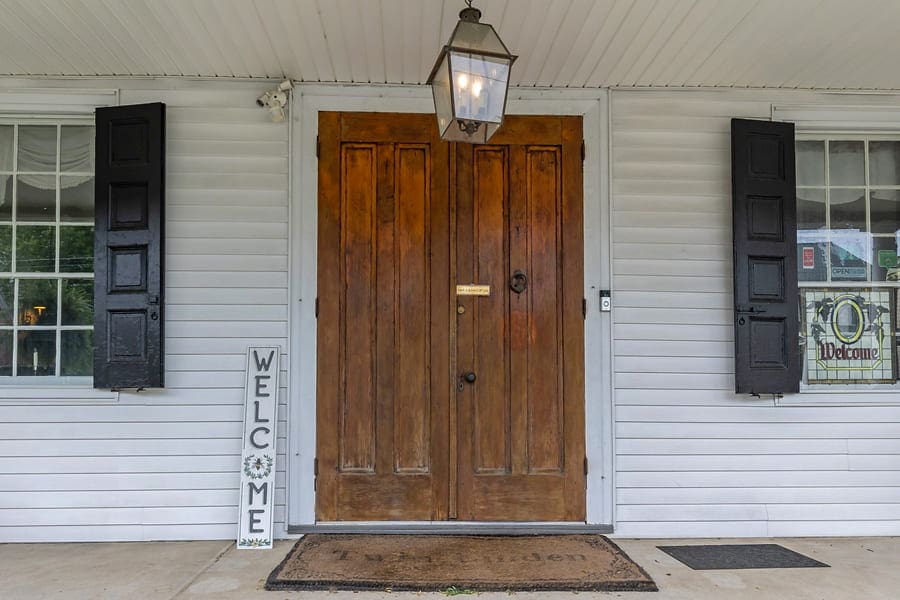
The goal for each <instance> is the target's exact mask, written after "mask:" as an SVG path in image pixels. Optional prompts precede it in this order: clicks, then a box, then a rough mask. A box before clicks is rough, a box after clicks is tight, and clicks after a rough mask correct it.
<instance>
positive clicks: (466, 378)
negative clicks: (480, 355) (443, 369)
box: [456, 371, 478, 392]
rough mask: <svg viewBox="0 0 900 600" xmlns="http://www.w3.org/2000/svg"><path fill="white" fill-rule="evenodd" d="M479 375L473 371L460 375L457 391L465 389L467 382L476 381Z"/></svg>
mask: <svg viewBox="0 0 900 600" xmlns="http://www.w3.org/2000/svg"><path fill="white" fill-rule="evenodd" d="M476 379H478V377H477V376H476V375H475V373H473V372H472V371H467V372H466V373H463V374H462V375H460V376H459V382H458V383H457V384H456V389H457V391H460V392H461V391H463V389H465V386H466V384H467V383H475V380H476Z"/></svg>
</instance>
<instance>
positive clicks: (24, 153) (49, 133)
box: [0, 125, 94, 207]
mask: <svg viewBox="0 0 900 600" xmlns="http://www.w3.org/2000/svg"><path fill="white" fill-rule="evenodd" d="M60 151H61V152H60V154H61V156H60V164H59V168H60V171H61V172H62V174H63V175H65V174H66V172H79V171H80V172H85V171H93V170H94V130H93V128H91V127H87V126H65V125H64V126H63V128H62V138H61V140H60ZM12 152H13V145H12V140H11V139H9V140H6V139H4V138H2V137H0V165H2V167H0V168H6V167H8V166H11V165H12V162H13V160H12V159H13V155H12ZM18 161H19V162H18V170H19V171H40V172H41V173H42V174H40V175H37V174H31V175H19V181H20V182H22V183H24V184H26V185H30V186H31V187H35V188H38V189H44V190H46V189H54V188H55V187H56V183H55V181H54V179H53V178H48V177H47V176H46V175H47V174H49V173H55V172H56V126H53V125H50V126H47V125H20V126H19V156H18ZM91 177H92V176H90V175H80V176H71V175H69V176H65V177H63V178H62V179H61V180H60V186H61V187H62V188H69V187H75V186H77V185H81V184H82V183H84V182H86V181H89V180H90V179H91ZM9 178H10V175H0V207H5V206H8V205H9V204H8V203H11V202H12V198H8V197H7V195H8V194H7V188H8V181H9ZM9 189H11V188H9Z"/></svg>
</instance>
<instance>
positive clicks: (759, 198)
mask: <svg viewBox="0 0 900 600" xmlns="http://www.w3.org/2000/svg"><path fill="white" fill-rule="evenodd" d="M794 180H795V175H794V125H793V123H773V122H770V121H749V120H745V119H733V120H732V121H731V181H732V193H733V205H732V209H733V219H734V346H735V348H734V351H735V391H736V392H738V393H749V394H783V393H788V392H797V391H799V389H800V355H799V346H798V341H799V339H798V333H799V315H798V300H797V297H798V296H797V294H798V290H797V216H796V210H797V208H796V205H797V195H796V189H795V181H794Z"/></svg>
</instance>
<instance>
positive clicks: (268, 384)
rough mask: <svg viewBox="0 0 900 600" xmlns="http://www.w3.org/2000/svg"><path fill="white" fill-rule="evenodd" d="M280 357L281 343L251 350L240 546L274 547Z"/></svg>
mask: <svg viewBox="0 0 900 600" xmlns="http://www.w3.org/2000/svg"><path fill="white" fill-rule="evenodd" d="M280 360H281V357H280V349H279V348H277V347H265V348H250V349H249V350H248V351H247V386H246V388H245V390H244V438H243V450H242V451H241V498H240V515H239V518H238V520H239V529H238V536H237V547H238V548H271V547H272V521H273V518H274V506H275V436H276V430H277V426H278V421H277V417H278V415H277V413H278V372H279V371H280V369H281V367H280V365H281V362H280Z"/></svg>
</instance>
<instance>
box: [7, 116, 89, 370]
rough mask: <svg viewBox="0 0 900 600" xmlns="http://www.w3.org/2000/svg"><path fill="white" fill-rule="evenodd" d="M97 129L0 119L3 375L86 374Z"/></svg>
mask: <svg viewBox="0 0 900 600" xmlns="http://www.w3.org/2000/svg"><path fill="white" fill-rule="evenodd" d="M93 249H94V127H93V124H92V123H91V122H90V121H75V120H71V119H66V120H59V121H53V120H29V121H20V122H13V121H0V378H4V379H6V378H15V379H17V380H26V378H35V377H89V376H90V375H91V372H92V363H93V356H92V335H93V312H94V288H93V268H94V261H93Z"/></svg>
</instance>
